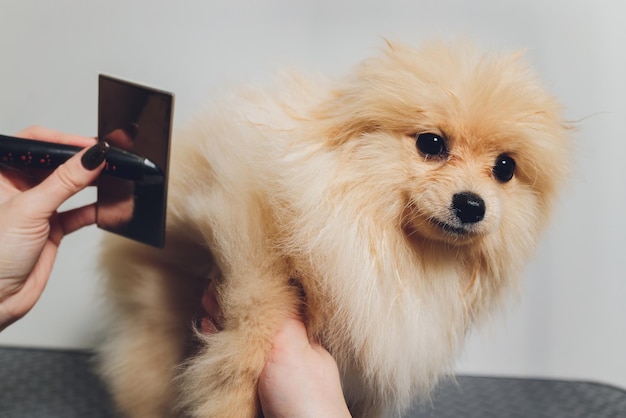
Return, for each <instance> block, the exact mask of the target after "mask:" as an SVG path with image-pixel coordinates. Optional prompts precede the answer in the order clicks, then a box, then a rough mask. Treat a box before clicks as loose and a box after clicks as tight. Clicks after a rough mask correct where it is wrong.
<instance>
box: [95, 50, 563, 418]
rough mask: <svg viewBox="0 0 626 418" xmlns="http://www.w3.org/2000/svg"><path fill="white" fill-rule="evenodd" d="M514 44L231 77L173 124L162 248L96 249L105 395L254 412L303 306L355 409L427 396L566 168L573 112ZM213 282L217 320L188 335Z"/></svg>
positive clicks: (149, 408)
mask: <svg viewBox="0 0 626 418" xmlns="http://www.w3.org/2000/svg"><path fill="white" fill-rule="evenodd" d="M522 55H523V54H521V53H515V54H498V53H493V52H490V53H482V52H480V51H477V50H476V48H475V47H473V46H472V45H469V44H467V43H464V42H458V43H446V42H443V41H437V42H432V43H430V44H426V45H424V46H423V47H421V48H419V49H412V48H409V47H406V46H403V45H400V44H396V43H387V45H386V46H385V47H384V48H383V49H382V51H381V52H380V53H379V54H378V56H376V57H373V58H371V59H368V60H365V61H364V62H363V63H362V64H360V65H359V66H357V67H356V69H355V70H354V72H353V73H352V74H350V75H348V76H347V77H345V78H343V79H339V80H335V81H327V80H323V79H318V78H305V77H303V76H299V75H296V74H289V75H286V76H283V77H282V78H281V81H280V83H278V85H277V86H275V87H274V88H273V89H271V90H267V89H261V88H242V89H241V90H239V91H237V92H235V93H233V94H232V97H228V98H225V99H224V100H223V101H221V102H219V103H217V104H215V105H214V106H212V110H210V111H208V112H206V113H204V114H201V115H199V117H197V118H196V119H194V121H193V122H192V123H191V124H190V126H188V127H187V129H184V130H183V131H181V132H178V133H177V135H176V138H175V140H174V142H173V150H172V165H171V171H170V172H171V179H170V195H169V203H168V228H167V245H166V248H165V249H164V250H157V249H152V248H148V247H146V246H144V245H142V244H137V243H134V242H131V241H129V240H124V239H120V238H115V237H108V238H107V239H106V240H107V242H106V243H105V247H104V250H103V254H102V259H103V263H102V264H103V268H104V269H105V270H106V271H107V276H108V278H107V281H106V289H107V294H108V297H109V302H108V303H110V305H111V308H112V310H113V312H114V316H113V320H112V321H111V325H110V326H109V328H108V329H109V335H108V337H107V341H106V343H105V344H104V347H103V349H102V370H103V375H104V376H105V378H106V380H107V381H108V383H109V385H110V388H111V391H112V393H113V396H114V399H115V401H116V402H117V404H118V405H119V407H120V409H121V410H122V411H123V412H124V413H125V414H126V415H128V416H129V417H141V418H147V417H170V416H190V417H198V418H200V417H202V418H208V417H230V416H240V417H254V416H259V415H260V414H261V412H260V409H259V405H258V399H257V391H256V385H257V380H258V377H259V375H260V373H261V371H262V370H263V367H264V365H265V362H266V359H267V356H268V353H269V350H270V348H271V344H272V339H273V337H274V335H275V333H276V331H277V329H278V327H279V326H280V325H281V324H282V323H283V322H284V320H285V318H286V317H288V316H293V315H295V313H296V312H298V311H299V310H302V311H303V312H304V314H303V315H304V319H305V322H306V326H307V330H308V333H309V336H310V338H311V339H313V340H315V341H319V342H321V344H323V346H324V347H325V348H327V349H328V350H329V352H330V353H331V354H332V355H333V357H334V358H335V359H336V361H337V363H338V366H339V369H340V373H341V378H342V384H343V387H344V394H345V397H346V400H347V402H348V405H349V408H350V410H351V412H352V414H353V416H355V417H379V416H382V415H385V414H399V413H401V411H402V410H403V409H405V408H406V407H407V406H408V405H409V404H410V401H411V400H412V399H414V398H415V397H416V396H419V395H427V394H428V392H429V391H430V390H431V389H432V388H433V386H434V385H435V384H436V382H437V381H438V379H439V378H440V377H441V376H445V375H446V374H449V373H451V372H452V370H453V365H454V359H455V356H456V355H457V354H458V353H459V351H460V349H461V347H462V344H463V340H464V337H465V335H466V334H467V332H468V329H469V328H470V327H471V326H472V325H473V324H476V323H477V322H478V321H480V320H481V319H484V317H485V316H486V314H487V313H488V312H489V311H492V310H493V308H494V307H496V306H498V305H501V304H502V302H503V301H504V300H505V298H506V295H507V294H509V293H510V290H511V289H514V288H515V287H516V284H518V281H519V278H520V276H521V272H522V269H523V266H524V263H525V262H526V260H527V259H528V257H529V255H530V254H531V253H532V251H533V249H534V248H535V246H536V243H537V239H538V236H539V234H540V232H541V230H542V228H543V227H544V226H545V224H546V220H547V217H548V214H549V212H550V208H551V206H552V204H553V202H554V200H555V196H556V192H557V190H558V188H559V185H560V183H561V182H562V180H563V179H564V177H565V173H566V167H567V166H568V159H569V148H570V144H569V141H570V140H569V138H568V136H569V135H568V132H569V127H568V126H567V124H566V123H565V121H564V120H563V118H562V113H561V112H562V109H561V106H560V105H559V103H558V102H557V101H556V100H555V99H554V98H553V97H552V96H551V95H550V94H548V93H547V92H546V91H545V90H544V88H543V87H542V86H541V84H540V83H539V82H538V80H537V77H536V76H535V75H534V74H533V73H532V72H531V71H530V70H529V68H528V66H527V65H526V64H525V63H524V62H523V58H522ZM112 260H113V261H112ZM210 280H213V281H214V283H213V284H214V286H215V288H216V293H217V299H218V301H219V305H220V309H221V312H222V316H223V328H224V329H223V330H222V331H219V332H216V333H213V334H210V335H204V334H202V333H201V332H199V331H198V327H197V326H194V323H196V322H197V318H198V315H200V313H201V312H202V308H201V302H200V299H201V298H202V295H203V292H204V289H205V288H206V286H207V283H208V281H210Z"/></svg>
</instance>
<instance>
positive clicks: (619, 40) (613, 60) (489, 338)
mask: <svg viewBox="0 0 626 418" xmlns="http://www.w3.org/2000/svg"><path fill="white" fill-rule="evenodd" d="M624 16H626V3H624V2H623V1H621V0H613V1H610V0H587V1H582V0H579V1H571V0H525V1H515V2H512V1H498V0H475V1H471V2H470V1H462V0H424V1H415V0H408V1H395V0H381V1H356V0H350V1H342V0H323V1H313V0H310V1H296V0H273V1H266V2H261V1H259V2H254V1H253V0H247V1H246V0H230V1H223V2H217V1H206V2H200V1H198V2H193V1H189V0H178V1H167V0H136V1H129V0H123V1H122V0H106V1H99V0H97V1H93V0H92V1H80V0H75V1H72V0H57V1H55V2H48V1H44V0H42V1H35V0H1V2H0V132H2V133H6V134H10V133H14V132H16V131H18V130H20V129H22V128H23V127H26V126H28V125H31V124H41V125H44V126H48V127H51V128H55V129H59V130H63V131H67V132H72V133H78V134H84V135H91V136H93V135H95V133H96V118H97V115H96V112H97V97H96V95H97V74H98V73H100V72H104V73H108V74H111V75H116V76H120V77H123V78H127V79H130V80H134V81H138V82H141V83H144V84H148V85H152V86H155V87H159V88H162V89H166V90H170V91H173V92H175V93H176V96H177V97H176V118H175V123H176V125H178V126H180V125H181V124H183V123H184V122H185V120H187V119H188V118H189V117H190V115H191V114H192V113H193V112H194V110H195V109H198V108H199V107H200V106H201V105H202V103H203V101H204V100H205V99H206V98H208V97H211V96H213V95H215V94H217V93H216V92H217V91H218V90H220V89H222V88H224V87H225V86H227V85H229V84H231V83H236V82H241V81H251V80H267V79H268V78H269V77H270V75H271V74H272V72H273V71H274V70H275V69H278V68H281V67H283V66H285V65H289V66H291V67H295V68H299V69H303V70H306V71H313V72H316V71H323V72H326V73H330V74H334V75H341V74H343V73H344V72H346V71H348V70H349V69H350V68H351V66H352V65H354V64H355V63H356V62H358V61H359V60H360V59H362V58H364V57H366V56H367V55H369V54H371V53H372V52H373V50H374V48H375V47H378V46H380V45H381V44H382V41H381V36H385V37H388V38H391V39H399V40H402V41H404V42H406V43H414V44H416V43H418V42H419V41H420V40H422V39H426V38H431V37H433V36H441V37H444V38H454V37H457V36H459V35H466V36H469V37H470V38H473V39H475V40H476V42H477V43H478V44H479V45H481V46H484V47H486V48H498V49H501V48H505V49H517V48H528V58H529V60H530V61H531V62H532V63H533V64H534V65H535V67H536V68H537V70H538V71H539V73H540V74H541V76H542V77H543V79H544V80H545V82H546V85H547V86H548V87H549V89H550V90H551V91H552V92H553V93H554V94H555V95H556V96H558V97H559V98H560V99H561V101H562V102H563V103H564V104H565V105H566V107H567V113H566V114H567V117H568V118H569V119H571V120H580V122H579V123H578V126H579V130H578V132H577V133H576V135H575V141H576V148H577V163H576V165H575V172H574V174H573V178H572V181H571V182H570V185H569V188H568V190H567V191H566V192H565V194H564V196H563V199H562V202H561V205H560V207H559V208H558V215H557V217H556V219H555V221H554V222H553V224H552V226H551V229H550V230H549V231H548V234H547V235H546V236H545V239H544V240H543V241H542V245H541V247H540V249H539V251H538V254H537V256H536V258H535V259H534V261H533V263H532V264H531V265H530V266H529V269H528V272H527V275H526V280H525V284H524V288H523V292H522V294H521V296H520V300H519V301H518V302H516V303H513V304H511V306H510V307H509V308H508V309H507V312H506V314H504V313H503V314H502V315H501V316H498V317H495V318H494V319H493V321H492V323H491V324H490V325H489V326H487V327H485V329H483V330H482V331H481V332H475V333H474V334H473V335H471V337H470V339H469V344H468V348H467V351H466V354H465V355H464V357H463V358H462V359H461V360H460V363H459V371H461V372H465V373H481V374H505V375H524V376H527V375H530V376H545V377H565V378H576V379H590V380H598V381H603V382H608V383H612V384H617V385H620V386H622V387H626V267H624V263H625V261H626V251H625V248H626V174H625V173H624V170H625V168H624V166H625V164H624V155H626V99H625V96H626V81H625V80H626V25H624ZM94 198H95V193H94V192H93V191H91V192H88V193H85V194H82V195H81V196H80V197H79V198H78V199H77V200H75V201H74V203H73V204H76V202H85V201H90V200H93V199H94ZM100 234H101V232H100V231H98V230H97V229H95V228H94V227H91V228H88V229H86V230H83V231H80V232H78V233H75V234H73V235H71V236H69V237H67V238H66V239H65V241H64V242H63V245H62V249H61V253H60V255H59V259H58V262H57V265H56V268H55V270H54V272H53V276H52V278H51V281H50V283H49V285H48V288H47V289H46V292H45V294H44V296H43V298H42V299H41V301H40V303H39V304H38V305H37V306H36V308H35V309H34V310H33V311H32V312H31V313H30V314H29V315H28V316H27V317H26V318H24V319H23V320H22V321H20V322H19V323H17V324H15V325H13V326H11V327H9V328H8V329H7V330H5V331H4V332H3V333H2V334H1V335H0V344H5V345H26V346H49V347H90V346H92V345H93V344H95V341H96V339H95V336H96V334H97V332H96V330H97V328H98V326H99V325H100V318H101V303H102V302H101V301H100V299H99V297H98V293H99V290H98V281H99V280H98V277H97V272H96V271H95V269H94V268H93V267H92V266H93V264H94V261H95V252H96V248H97V243H98V240H99V237H100ZM111 262H115V260H111Z"/></svg>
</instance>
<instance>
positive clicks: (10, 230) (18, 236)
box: [0, 127, 108, 330]
mask: <svg viewBox="0 0 626 418" xmlns="http://www.w3.org/2000/svg"><path fill="white" fill-rule="evenodd" d="M16 136H18V137H21V138H28V139H37V140H40V141H48V142H55V143H59V144H69V145H75V146H82V147H90V148H88V149H87V150H83V151H81V152H79V153H78V154H77V155H75V156H73V157H72V158H70V159H69V160H68V161H67V162H65V164H63V165H61V166H59V167H58V168H57V169H56V170H55V171H53V172H52V173H51V174H50V175H48V176H47V177H45V178H44V179H43V180H42V181H40V180H41V178H39V177H37V176H35V175H34V174H33V173H28V174H24V172H20V171H18V170H15V169H11V168H4V167H0V330H2V329H4V328H5V327H7V326H8V325H10V324H11V323H13V322H15V321H16V320H18V319H20V318H21V317H23V316H24V315H25V314H26V313H27V312H28V311H30V310H31V308H32V307H33V306H34V305H35V303H36V302H37V300H38V299H39V296H40V295H41V293H42V292H43V289H44V288H45V286H46V283H47V281H48V277H49V276H50V272H51V270H52V265H53V264H54V260H55V258H56V254H57V249H58V247H59V244H60V242H61V239H62V238H63V236H65V235H66V234H69V233H71V232H74V231H76V230H77V229H80V228H82V227H83V226H86V225H90V224H93V223H94V222H95V219H96V213H95V206H94V205H93V204H92V205H88V206H84V207H80V208H77V209H73V210H69V211H66V212H62V213H60V212H57V209H58V208H59V206H60V205H61V204H62V203H63V202H64V201H66V200H67V199H68V198H70V197H71V196H73V195H74V194H76V193H78V192H79V191H80V190H82V189H84V188H85V187H87V186H88V185H90V184H91V183H93V182H94V181H95V179H96V177H98V174H99V173H100V171H101V170H102V168H103V166H104V158H105V156H106V153H107V151H108V145H106V144H104V143H98V144H96V142H95V140H94V139H93V138H86V137H81V136H75V135H67V134H64V133H61V132H55V131H52V130H48V129H45V128H40V127H32V128H29V129H26V130H24V131H22V132H20V133H18V134H17V135H16Z"/></svg>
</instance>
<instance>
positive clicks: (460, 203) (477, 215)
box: [452, 192, 485, 224]
mask: <svg viewBox="0 0 626 418" xmlns="http://www.w3.org/2000/svg"><path fill="white" fill-rule="evenodd" d="M452 210H453V211H454V214H455V215H456V217H457V218H459V220H460V221H461V222H463V223H464V224H474V223H477V222H480V221H482V220H483V218H484V217H485V201H484V200H483V199H482V198H481V197H480V196H478V195H477V194H475V193H472V192H462V193H457V194H455V195H454V196H452Z"/></svg>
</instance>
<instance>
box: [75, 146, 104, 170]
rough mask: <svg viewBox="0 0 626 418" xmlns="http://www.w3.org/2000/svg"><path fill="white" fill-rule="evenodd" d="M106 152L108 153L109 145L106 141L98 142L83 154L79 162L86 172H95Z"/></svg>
mask: <svg viewBox="0 0 626 418" xmlns="http://www.w3.org/2000/svg"><path fill="white" fill-rule="evenodd" d="M107 152H109V143H108V142H106V141H99V142H98V143H97V144H96V145H94V146H92V147H91V148H89V149H88V150H87V152H85V153H84V154H83V158H81V159H80V162H81V163H82V165H83V167H85V168H86V169H87V170H95V169H96V168H97V167H98V166H99V165H100V164H102V161H104V158H105V157H106V155H107Z"/></svg>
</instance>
